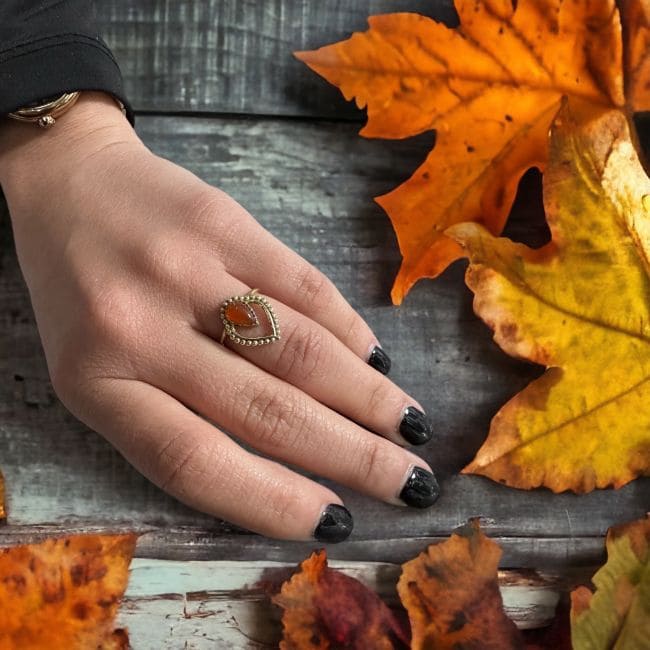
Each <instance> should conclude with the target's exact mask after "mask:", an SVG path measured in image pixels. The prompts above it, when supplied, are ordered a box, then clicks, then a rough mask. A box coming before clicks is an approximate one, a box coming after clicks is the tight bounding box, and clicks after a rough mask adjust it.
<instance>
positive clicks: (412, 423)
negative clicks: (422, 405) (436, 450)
mask: <svg viewBox="0 0 650 650" xmlns="http://www.w3.org/2000/svg"><path fill="white" fill-rule="evenodd" d="M399 432H400V433H401V434H402V437H403V438H404V439H405V440H407V441H408V442H410V443H411V444H412V445H423V444H424V443H425V442H429V440H431V436H432V435H433V427H432V426H431V422H429V420H428V418H427V416H426V415H425V414H424V413H422V411H420V409H416V408H415V406H409V407H408V408H407V409H406V410H405V411H404V417H403V418H402V421H401V422H400V425H399Z"/></svg>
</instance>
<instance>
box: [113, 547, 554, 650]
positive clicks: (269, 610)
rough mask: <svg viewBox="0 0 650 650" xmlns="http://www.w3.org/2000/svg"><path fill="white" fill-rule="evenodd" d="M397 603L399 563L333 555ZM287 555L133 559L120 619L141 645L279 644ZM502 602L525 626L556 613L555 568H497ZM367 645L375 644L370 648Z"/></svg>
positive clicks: (149, 648)
mask: <svg viewBox="0 0 650 650" xmlns="http://www.w3.org/2000/svg"><path fill="white" fill-rule="evenodd" d="M332 566H334V568H336V569H338V570H340V571H343V572H344V573H346V574H347V575H350V576H352V577H354V578H356V579H357V580H360V581H361V582H363V583H364V584H365V585H367V586H368V587H370V588H371V589H373V590H374V591H376V592H377V593H378V594H380V596H381V597H382V598H383V599H384V600H385V601H386V602H387V603H388V604H389V605H393V604H395V603H397V600H398V599H397V593H396V590H395V584H396V583H397V579H398V578H399V567H397V566H395V565H391V564H383V563H377V562H333V563H332ZM292 568H293V567H291V566H290V565H287V564H286V563H282V562H269V561H263V562H247V563H246V564H244V565H243V564H242V563H241V562H170V561H165V560H138V559H136V560H135V561H134V562H133V564H132V565H131V579H130V581H129V590H128V593H127V596H126V598H125V600H124V602H123V604H122V607H121V611H120V614H119V617H118V620H117V623H118V625H121V626H126V627H128V629H129V638H130V641H131V643H132V645H133V647H134V648H137V650H162V649H165V648H170V649H172V648H192V649H193V650H214V648H228V649H229V650H235V649H237V650H239V649H241V650H250V649H251V648H260V649H261V648H269V647H274V646H276V645H277V641H278V639H279V638H280V634H281V632H280V630H281V627H280V612H279V611H278V610H277V609H276V608H275V607H274V606H273V605H271V603H270V602H269V598H268V592H269V589H273V587H274V586H275V585H278V584H280V582H281V581H282V580H284V579H285V578H286V577H287V576H289V575H290V573H291V570H292ZM499 581H500V586H501V594H502V597H503V601H504V606H505V610H506V612H507V613H508V615H509V616H510V617H511V618H512V619H513V620H514V621H515V623H516V624H517V625H518V626H519V627H520V628H521V629H530V628H535V627H540V626H542V625H544V624H546V623H548V622H549V621H550V620H551V619H552V618H553V615H554V611H555V607H556V605H557V602H558V600H559V598H560V588H561V585H560V582H559V581H558V579H557V577H556V576H552V575H545V574H537V573H532V574H529V575H527V576H526V578H524V579H522V578H521V576H519V575H513V573H512V572H507V571H503V572H501V574H500V576H499ZM368 650H372V649H371V648H368Z"/></svg>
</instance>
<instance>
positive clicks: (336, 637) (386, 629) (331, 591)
mask: <svg viewBox="0 0 650 650" xmlns="http://www.w3.org/2000/svg"><path fill="white" fill-rule="evenodd" d="M273 602H274V603H275V604H276V605H279V606H280V607H282V608H283V609H284V613H283V615H282V625H283V628H284V637H283V640H282V642H281V643H280V648H281V650H307V649H310V648H313V649H319V650H327V649H328V648H332V649H334V648H340V647H345V648H350V650H367V649H368V648H373V650H393V649H397V648H408V632H407V630H405V629H404V627H403V626H402V625H401V624H400V622H399V621H398V620H397V618H396V617H395V615H394V614H393V612H392V611H391V610H390V609H389V608H388V606H387V605H386V604H385V603H384V602H383V601H382V600H381V599H380V598H379V597H378V596H377V594H375V593H374V592H373V591H370V590H369V589H368V588H367V587H366V586H364V585H363V584H362V583H360V582H359V581H358V580H355V579H354V578H351V577H349V576H347V575H345V574H344V573H341V572H339V571H336V570H334V569H330V568H329V567H328V566H327V555H326V553H325V551H324V550H323V551H320V552H316V553H312V555H311V556H310V557H309V558H307V559H306V560H305V561H304V562H303V563H302V564H301V565H300V571H299V572H298V573H296V574H295V575H294V576H293V577H292V578H291V580H289V581H288V582H285V583H284V585H282V590H281V591H280V593H279V594H277V595H276V596H275V597H274V598H273Z"/></svg>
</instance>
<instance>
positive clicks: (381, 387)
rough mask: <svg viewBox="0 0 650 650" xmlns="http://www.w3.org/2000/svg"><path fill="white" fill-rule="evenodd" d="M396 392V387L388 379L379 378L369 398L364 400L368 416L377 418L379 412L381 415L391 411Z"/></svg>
mask: <svg viewBox="0 0 650 650" xmlns="http://www.w3.org/2000/svg"><path fill="white" fill-rule="evenodd" d="M377 374H379V373H377ZM394 392H395V389H394V388H393V387H392V386H391V384H390V383H388V381H387V380H383V379H381V378H378V379H377V380H376V381H375V383H374V385H373V386H372V388H371V389H370V393H369V394H368V396H367V398H366V399H365V400H363V403H364V407H365V414H364V415H365V416H366V418H369V419H370V418H372V419H373V420H375V419H377V416H378V414H380V417H381V414H384V413H386V412H387V411H388V412H390V410H391V405H392V404H393V402H394V396H393V394H394Z"/></svg>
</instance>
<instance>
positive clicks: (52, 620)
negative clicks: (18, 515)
mask: <svg viewBox="0 0 650 650" xmlns="http://www.w3.org/2000/svg"><path fill="white" fill-rule="evenodd" d="M136 538H137V536H136V535H130V534H129V535H75V536H71V537H67V538H58V539H48V540H46V541H44V542H41V543H38V544H29V545H25V546H14V547H11V548H5V549H0V650H28V649H32V648H45V649H46V650H88V649H90V648H92V649H93V650H118V649H120V648H128V637H127V635H126V632H125V631H124V630H114V629H113V619H114V618H115V614H116V612H117V608H118V605H119V602H120V599H121V598H122V596H123V594H124V591H125V589H126V584H127V580H128V569H129V563H130V561H131V557H132V555H133V550H134V548H135V542H136Z"/></svg>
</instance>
